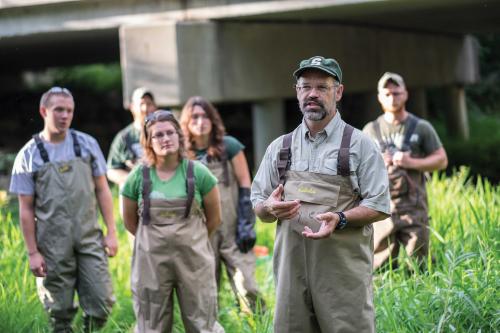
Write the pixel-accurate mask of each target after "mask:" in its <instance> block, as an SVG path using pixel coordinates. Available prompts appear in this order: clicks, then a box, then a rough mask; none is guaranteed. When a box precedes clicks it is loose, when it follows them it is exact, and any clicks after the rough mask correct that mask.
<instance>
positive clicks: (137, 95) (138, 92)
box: [130, 87, 155, 103]
mask: <svg viewBox="0 0 500 333" xmlns="http://www.w3.org/2000/svg"><path fill="white" fill-rule="evenodd" d="M145 96H148V97H149V98H151V100H152V101H153V102H154V100H155V98H154V96H153V93H152V92H151V90H149V89H148V88H146V87H140V88H137V89H135V90H134V92H133V93H132V98H131V99H130V101H131V103H136V102H139V101H140V100H141V99H142V98H144V97H145Z"/></svg>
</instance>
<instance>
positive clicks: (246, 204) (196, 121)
mask: <svg viewBox="0 0 500 333" xmlns="http://www.w3.org/2000/svg"><path fill="white" fill-rule="evenodd" d="M180 123H181V127H182V130H183V132H184V135H185V137H186V139H185V141H186V150H187V155H188V157H189V158H190V159H193V160H194V159H196V160H199V161H201V162H203V163H204V164H205V165H207V166H208V168H209V169H210V171H212V173H213V174H214V175H215V176H216V177H217V179H218V181H219V192H220V198H221V203H222V225H221V226H220V227H219V228H218V229H217V231H216V232H215V233H214V235H213V237H212V238H211V243H212V247H213V249H214V252H215V258H216V276H217V282H219V281H220V279H219V278H220V272H221V262H223V263H224V264H225V266H226V270H227V273H228V274H227V275H228V277H229V282H230V283H231V287H232V289H233V291H234V293H235V295H236V297H237V298H238V300H239V301H240V305H241V306H242V308H243V309H244V310H246V309H248V308H251V309H252V310H256V308H257V303H258V302H257V301H258V300H260V303H261V309H262V307H263V306H264V303H263V302H262V299H261V295H260V292H259V290H258V287H257V284H256V282H255V278H254V273H255V255H254V253H253V251H252V248H253V246H254V244H255V240H256V236H255V231H254V224H255V215H254V213H253V210H252V205H251V203H250V183H251V180H250V171H249V170H248V164H247V160H246V157H245V154H244V152H243V149H244V148H245V147H244V146H243V145H242V144H241V143H240V142H239V141H238V140H237V139H235V138H234V137H232V136H228V135H225V132H226V130H225V127H224V124H223V123H222V119H221V117H220V115H219V113H218V112H217V110H216V109H215V108H214V106H213V105H212V104H211V103H210V102H209V101H207V100H206V99H204V98H203V97H199V96H195V97H191V98H190V99H189V100H188V101H187V103H186V104H185V105H184V108H183V110H182V114H181V119H180Z"/></svg>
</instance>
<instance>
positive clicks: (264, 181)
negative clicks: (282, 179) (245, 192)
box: [250, 137, 283, 208]
mask: <svg viewBox="0 0 500 333" xmlns="http://www.w3.org/2000/svg"><path fill="white" fill-rule="evenodd" d="M282 141H283V138H282V137H280V138H278V139H276V140H274V141H273V142H272V143H271V144H270V145H269V146H268V147H267V149H266V153H265V154H264V157H263V158H262V161H261V162H260V166H259V169H258V171H257V174H256V175H255V177H254V179H253V182H252V194H251V197H250V200H251V201H252V205H253V207H254V208H255V206H256V205H257V204H258V203H260V202H262V201H264V200H266V199H267V198H269V196H270V195H271V193H272V192H273V191H274V189H275V188H276V187H277V186H278V184H279V178H278V169H277V167H276V163H277V161H276V158H277V155H278V149H279V147H281V144H282Z"/></svg>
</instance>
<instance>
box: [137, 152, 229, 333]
mask: <svg viewBox="0 0 500 333" xmlns="http://www.w3.org/2000/svg"><path fill="white" fill-rule="evenodd" d="M149 172H150V168H149V167H147V166H143V169H142V175H143V192H142V198H143V200H141V202H140V207H139V225H138V229H137V233H136V237H135V243H134V254H133V257H132V276H131V286H132V294H133V300H134V312H135V315H136V318H137V324H136V327H135V332H137V333H139V332H140V333H153V332H158V333H160V332H161V333H165V332H171V331H172V322H173V312H174V307H173V296H174V294H173V293H174V291H175V293H176V295H177V299H178V300H179V305H180V309H181V315H182V320H183V322H184V328H185V330H186V332H187V333H209V332H224V329H223V328H222V327H221V326H220V325H219V323H218V322H217V292H216V283H215V275H214V273H215V272H214V257H213V252H212V248H211V247H210V243H209V239H208V231H207V227H206V225H205V217H204V214H203V212H202V210H201V208H200V207H199V205H198V203H197V202H196V201H195V200H194V192H195V179H194V173H193V163H192V161H189V163H188V168H187V176H186V187H187V193H188V196H187V198H185V199H169V200H166V199H150V193H151V179H150V173H149Z"/></svg>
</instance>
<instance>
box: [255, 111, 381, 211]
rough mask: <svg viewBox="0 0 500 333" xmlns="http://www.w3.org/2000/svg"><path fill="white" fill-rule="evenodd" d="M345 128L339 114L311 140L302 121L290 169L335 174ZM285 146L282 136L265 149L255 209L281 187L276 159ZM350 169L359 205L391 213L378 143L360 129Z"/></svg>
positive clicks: (296, 132)
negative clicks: (359, 199) (358, 197)
mask: <svg viewBox="0 0 500 333" xmlns="http://www.w3.org/2000/svg"><path fill="white" fill-rule="evenodd" d="M345 125H346V123H345V122H344V121H343V120H342V118H341V116H340V113H339V112H337V113H336V115H335V117H334V118H333V119H332V120H331V121H330V123H328V125H327V126H326V127H325V129H324V130H323V131H321V132H319V133H318V134H316V136H315V138H312V137H311V136H310V135H309V129H308V127H307V125H306V124H305V122H304V121H302V123H301V124H300V125H299V126H298V127H297V128H296V129H295V130H294V132H293V137H292V147H291V150H292V163H291V165H290V170H292V171H309V172H312V173H320V174H327V175H336V174H337V156H338V152H339V148H340V143H341V141H342V134H343V132H344V127H345ZM282 145H283V136H281V137H279V138H277V139H276V140H274V141H273V142H272V143H271V144H270V145H269V147H268V148H267V150H266V153H265V155H264V158H263V159H262V162H261V164H260V166H259V170H258V171H257V174H256V175H255V178H254V180H253V183H252V196H251V200H252V204H253V205H254V207H255V206H256V205H257V204H258V203H260V202H262V201H264V200H266V199H267V198H268V197H269V195H271V192H272V191H273V190H274V189H276V187H277V186H278V184H279V176H278V169H277V160H278V153H279V150H280V149H281V147H282ZM349 169H350V171H351V176H350V179H351V183H352V186H353V189H354V191H355V192H356V193H357V194H358V195H359V196H360V197H361V202H360V206H364V207H367V208H370V209H373V210H376V211H379V212H382V213H386V214H390V199H389V179H388V176H387V170H386V168H385V165H384V161H383V159H382V155H381V154H380V150H379V149H378V148H377V146H376V145H375V143H374V142H373V141H372V140H371V139H370V138H369V137H368V136H367V135H365V134H363V133H362V132H361V131H359V130H357V129H354V132H353V133H352V137H351V146H350V160H349Z"/></svg>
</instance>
